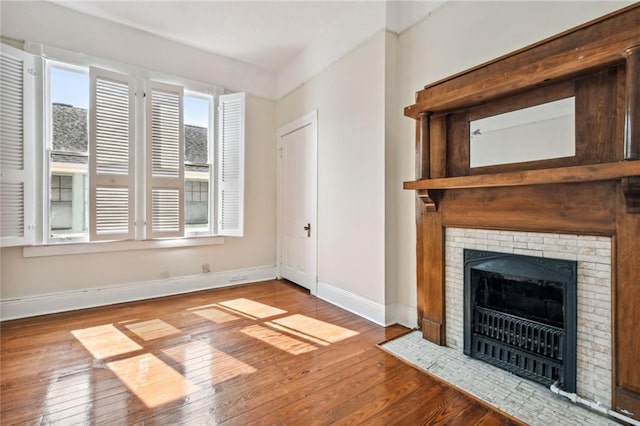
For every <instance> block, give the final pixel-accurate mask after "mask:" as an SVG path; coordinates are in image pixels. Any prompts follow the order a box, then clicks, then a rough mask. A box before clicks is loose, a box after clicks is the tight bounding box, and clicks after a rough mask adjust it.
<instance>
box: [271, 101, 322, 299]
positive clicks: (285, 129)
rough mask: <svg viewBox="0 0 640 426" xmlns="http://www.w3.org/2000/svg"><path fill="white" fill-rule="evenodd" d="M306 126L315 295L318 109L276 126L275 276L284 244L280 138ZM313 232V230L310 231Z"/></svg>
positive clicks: (314, 291)
mask: <svg viewBox="0 0 640 426" xmlns="http://www.w3.org/2000/svg"><path fill="white" fill-rule="evenodd" d="M307 126H311V130H312V137H311V143H312V147H311V150H312V153H313V157H314V161H312V163H313V164H311V167H313V169H314V170H313V171H312V180H313V183H312V188H310V190H312V191H313V192H314V193H315V196H312V197H311V200H312V203H313V205H312V208H311V211H312V212H313V216H314V217H313V218H311V219H310V220H311V222H312V223H311V226H312V228H311V229H312V230H313V229H315V238H314V240H315V245H314V250H315V255H314V256H313V260H314V264H313V276H314V280H313V284H312V285H311V288H310V289H309V290H310V292H311V294H312V295H314V296H315V295H316V293H317V290H318V110H317V109H316V110H313V111H311V112H310V113H308V114H305V115H303V116H302V117H300V118H298V119H296V120H293V121H291V122H290V123H288V124H285V125H284V126H282V127H280V128H278V131H277V144H276V158H277V189H276V204H277V208H276V213H277V220H276V236H277V238H276V245H277V247H276V276H277V277H278V278H282V273H281V272H282V271H281V267H282V259H283V256H284V253H283V251H284V244H283V240H284V226H283V224H282V222H281V221H282V218H283V217H284V214H283V212H284V197H283V191H284V188H283V187H282V185H283V184H284V179H283V177H282V156H281V150H282V138H283V137H285V136H287V135H289V134H291V133H293V132H295V131H297V130H300V129H302V128H304V127H307ZM312 232H313V231H312Z"/></svg>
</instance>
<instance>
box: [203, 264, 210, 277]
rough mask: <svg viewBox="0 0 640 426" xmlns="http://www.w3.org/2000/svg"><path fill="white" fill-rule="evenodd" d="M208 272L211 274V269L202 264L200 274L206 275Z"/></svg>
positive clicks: (207, 265)
mask: <svg viewBox="0 0 640 426" xmlns="http://www.w3.org/2000/svg"><path fill="white" fill-rule="evenodd" d="M209 272H211V268H210V267H209V264H208V263H203V264H202V273H203V274H208V273H209Z"/></svg>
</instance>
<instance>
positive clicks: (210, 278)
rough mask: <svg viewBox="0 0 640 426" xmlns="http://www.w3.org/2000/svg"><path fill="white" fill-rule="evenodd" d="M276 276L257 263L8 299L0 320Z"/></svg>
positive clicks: (0, 309) (3, 303)
mask: <svg viewBox="0 0 640 426" xmlns="http://www.w3.org/2000/svg"><path fill="white" fill-rule="evenodd" d="M275 276H276V267H275V266H258V267H253V268H246V269H238V270H233V271H225V272H216V273H209V274H203V275H193V276H188V277H176V278H167V279H163V280H156V281H145V282H139V283H134V284H125V285H118V286H112V287H104V288H92V289H87V290H78V291H67V292H63V293H54V294H45V295H38V296H29V297H22V298H15V299H7V300H1V301H0V321H4V320H10V319H16V318H25V317H32V316H36V315H43V314H52V313H56V312H65V311H73V310H76V309H84V308H93V307H96V306H105V305H112V304H114V303H122V302H132V301H136V300H144V299H152V298H155V297H162V296H170V295H174V294H181V293H190V292H193V291H199V290H210V289H214V288H220V287H228V286H233V285H237V284H246V283H252V282H257V281H266V280H272V279H274V278H275Z"/></svg>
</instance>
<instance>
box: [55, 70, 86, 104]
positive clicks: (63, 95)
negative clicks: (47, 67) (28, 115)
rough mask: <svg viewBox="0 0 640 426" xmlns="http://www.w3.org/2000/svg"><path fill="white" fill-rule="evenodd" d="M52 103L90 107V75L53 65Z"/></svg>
mask: <svg viewBox="0 0 640 426" xmlns="http://www.w3.org/2000/svg"><path fill="white" fill-rule="evenodd" d="M50 88H51V89H50V90H51V93H50V96H51V103H60V104H67V105H72V106H74V107H78V108H84V109H88V108H89V75H88V74H84V73H81V72H77V71H71V70H68V69H63V68H56V67H51V74H50Z"/></svg>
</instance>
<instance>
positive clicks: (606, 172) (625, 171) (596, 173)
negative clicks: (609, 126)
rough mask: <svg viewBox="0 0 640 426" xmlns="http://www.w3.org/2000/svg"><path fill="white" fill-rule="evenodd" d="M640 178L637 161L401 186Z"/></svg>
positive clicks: (466, 186) (429, 187)
mask: <svg viewBox="0 0 640 426" xmlns="http://www.w3.org/2000/svg"><path fill="white" fill-rule="evenodd" d="M634 176H640V160H633V161H620V162H615V163H602V164H590V165H585V166H572V167H559V168H554V169H541V170H527V171H523V172H509V173H497V174H486V175H474V176H458V177H449V178H439V179H422V180H416V181H408V182H405V183H404V189H413V190H433V189H469V188H492V187H504V186H524V185H546V184H559V183H578V182H597V181H606V180H616V179H621V178H626V177H634Z"/></svg>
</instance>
